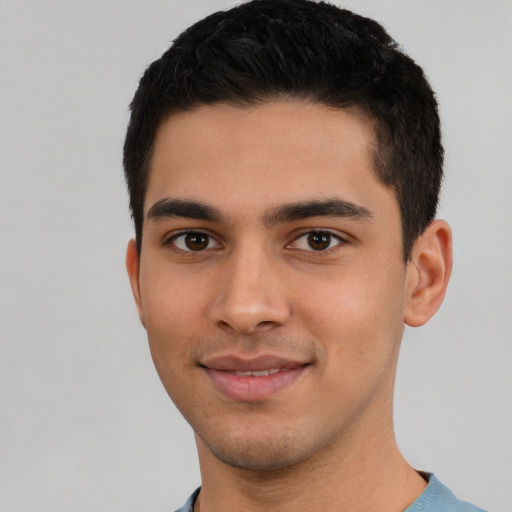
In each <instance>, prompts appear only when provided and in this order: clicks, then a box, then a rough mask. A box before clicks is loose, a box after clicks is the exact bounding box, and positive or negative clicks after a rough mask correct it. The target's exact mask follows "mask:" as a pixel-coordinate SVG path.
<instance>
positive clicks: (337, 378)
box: [124, 0, 480, 512]
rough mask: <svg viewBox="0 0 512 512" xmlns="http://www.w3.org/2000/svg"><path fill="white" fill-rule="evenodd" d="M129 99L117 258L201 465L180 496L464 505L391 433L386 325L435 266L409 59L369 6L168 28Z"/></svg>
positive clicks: (291, 8) (366, 505)
mask: <svg viewBox="0 0 512 512" xmlns="http://www.w3.org/2000/svg"><path fill="white" fill-rule="evenodd" d="M131 108H132V115H131V120H130V125H129V127H128V133H127V137H126V142H125V150H124V165H125V172H126V178H127V183H128V188H129V192H130V205H131V210H132V215H133V218H134V222H135V231H136V238H135V240H133V241H131V242H130V243H129V246H128V251H127V268H128V273H129V276H130V281H131V285H132V289H133V293H134V297H135V301H136V303H137V307H138V310H139V315H140V319H141V322H142V324H143V325H144V327H145V328H146V330H147V333H148V339H149V344H150V349H151V353H152V356H153V359H154V361H155V365H156V368H157V371H158V373H159V375H160V378H161V380H162V382H163V384H164V386H165V388H166V390H167V392H168V393H169V395H170V397H171V398H172V400H173V401H174V403H175V404H176V406H177V407H178V409H179V410H180V411H181V412H182V414H183V415H184V417H185V419H186V420H187V421H188V422H189V423H190V425H191V426H192V428H193V429H194V431H195V434H196V442H197V448H198V453H199V461H200V466H201V474H202V486H201V488H200V490H198V491H196V492H195V493H194V494H193V495H192V496H191V498H190V500H189V501H188V502H187V504H186V505H185V506H184V507H183V508H182V509H181V510H182V511H191V510H195V511H198V510H200V511H201V512H210V511H211V512H216V511H221V510H222V511H225V510H247V511H255V510H276V511H277V510H278V511H288V510H290V511H291V510H294V511H301V510H304V511H305V510H308V511H310V510H322V511H335V510H336V511H339V510H349V511H351V512H357V511H369V510H375V511H380V510H382V511H402V510H407V511H409V512H411V511H420V510H421V511H436V512H440V511H476V510H480V509H477V508H476V507H474V506H472V505H469V504H467V503H464V502H461V501H458V500H457V499H456V498H455V497H454V496H453V494H451V493H450V491H448V489H447V488H446V487H444V486H443V485H442V484H441V483H440V482H439V481H437V480H436V479H435V477H434V476H433V475H431V474H427V473H422V472H418V471H416V470H415V469H413V468H411V467H410V466H409V465H408V464H407V462H406V461H405V460H404V458H403V456H402V455H401V454H400V452H399V450H398V448H397V445H396V442H395V438H394V433H393V422H392V403H393V385H394V378H395V372H396V364H397V357H398V351H399V346H400V341H401V337H402V333H403V329H404V324H407V325H411V326H419V325H422V324H424V323H425V322H427V321H428V320H429V319H430V317H431V316H432V315H433V314H434V313H435V312H436V311H437V309H438V308H439V306H440V304H441V302H442V300H443V297H444V294H445V290H446V287H447V283H448V280H449V276H450V272H451V265H452V257H451V232H450V228H449V226H448V225H447V224H446V223H445V222H443V221H440V220H435V219H434V218H435V212H436V206H437V200H438V194H439V187H440V183H441V179H442V161H443V149H442V145H441V141H440V129H439V118H438V114H437V105H436V101H435V99H434V95H433V93H432V91H431V89H430V87H429V85H428V83H427V81H426V79H425V77H424V75H423V73H422V71H421V69H420V68H419V67H418V66H417V65H416V64H415V63H414V62H413V61H412V60H411V59H410V58H409V57H407V56H406V55H404V54H403V53H402V52H401V51H400V50H399V49H398V47H397V45H396V43H395V42H394V41H393V40H392V39H391V38H390V37H389V36H388V35H387V33H386V32H385V31H384V29H383V28H382V27H381V26H380V25H378V24H377V23H375V22H373V21H371V20H368V19H365V18H362V17H359V16H357V15H355V14H353V13H350V12H348V11H345V10H340V9H338V8H336V7H334V6H331V5H328V4H323V3H314V2H310V1H307V0H288V1H285V0H259V1H258V0H257V1H253V2H249V3H246V4H242V5H241V6H239V7H236V8H234V9H231V10H230V11H227V12H219V13H216V14H213V15H211V16H209V17H207V18H206V19H204V20H202V21H200V22H198V23H197V24H195V25H194V26H192V27H191V28H189V29H188V30H187V31H185V32H184V33H183V34H182V35H181V36H179V37H178V39H177V40H176V41H175V42H174V44H173V46H172V47H171V48H170V49H169V50H168V51H167V52H166V53H165V54H164V55H163V56H162V57H161V58H160V59H159V60H158V61H156V62H154V63H153V64H152V65H151V66H150V67H149V68H148V69H147V71H146V73H145V74H144V76H143V78H142V80H141V82H140V85H139V88H138V90H137V92H136V94H135V97H134V100H133V102H132V106H131Z"/></svg>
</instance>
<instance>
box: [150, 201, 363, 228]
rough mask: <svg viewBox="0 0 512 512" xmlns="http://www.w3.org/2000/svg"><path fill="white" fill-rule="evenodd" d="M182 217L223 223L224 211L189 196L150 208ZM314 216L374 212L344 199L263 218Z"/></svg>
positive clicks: (288, 207)
mask: <svg viewBox="0 0 512 512" xmlns="http://www.w3.org/2000/svg"><path fill="white" fill-rule="evenodd" d="M174 217H182V218H188V219H198V220H208V221H212V222H221V221H222V220H224V216H223V215H222V213H221V211H220V210H219V209H217V208H215V207H214V206H211V205H209V204H206V203H202V202H200V201H194V200H188V199H169V198H165V199H160V200H159V201H157V202H156V203H155V204H154V205H153V206H152V207H151V208H150V209H149V211H148V214H147V218H148V219H149V220H159V219H164V218H174ZM310 217H343V218H349V219H354V220H371V219H372V218H373V216H372V214H371V212H370V211H369V210H367V209H366V208H364V207H363V206H359V205H356V204H354V203H351V202H348V201H344V200H342V199H337V198H334V199H323V200H311V201H299V202H296V203H289V204H284V205H282V206H279V207H277V208H274V209H272V210H270V211H269V212H267V213H266V214H265V215H264V217H263V222H264V223H265V225H267V226H274V225H276V224H282V223H285V222H291V221H294V220H301V219H307V218H310Z"/></svg>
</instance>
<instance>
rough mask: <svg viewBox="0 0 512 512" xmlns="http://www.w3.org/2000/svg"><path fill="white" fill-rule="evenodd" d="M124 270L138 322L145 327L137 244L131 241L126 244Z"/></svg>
mask: <svg viewBox="0 0 512 512" xmlns="http://www.w3.org/2000/svg"><path fill="white" fill-rule="evenodd" d="M126 270H127V271H128V277H129V278H130V285H131V287H132V293H133V298H134V299H135V304H136V305H137V310H138V312H139V318H140V321H141V323H142V325H143V326H144V327H146V324H145V320H144V311H143V310H142V304H141V300H140V282H139V270H140V261H139V251H138V250H137V243H136V242H135V240H133V239H132V240H130V241H129V242H128V247H127V249H126Z"/></svg>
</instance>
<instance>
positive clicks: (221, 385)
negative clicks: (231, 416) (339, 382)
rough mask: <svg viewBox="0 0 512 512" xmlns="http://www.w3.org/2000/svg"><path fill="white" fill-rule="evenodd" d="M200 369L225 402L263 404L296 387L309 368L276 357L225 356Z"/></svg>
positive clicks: (306, 365)
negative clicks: (276, 395)
mask: <svg viewBox="0 0 512 512" xmlns="http://www.w3.org/2000/svg"><path fill="white" fill-rule="evenodd" d="M201 366H202V368H203V370H204V372H205V373H206V375H207V377H208V378H209V380H210V382H211V383H212V384H213V387H214V388H215V389H216V390H217V391H218V392H220V394H221V395H223V397H224V398H228V399H230V400H233V401H237V402H261V401H264V400H266V399H269V398H270V397H272V396H273V395H275V394H277V393H279V392H281V391H282V390H284V389H285V388H288V387H289V386H291V385H292V384H293V383H295V382H296V381H297V380H298V379H299V378H300V377H301V376H302V375H303V374H304V373H305V372H306V371H307V369H308V368H309V366H310V365H309V363H303V362H298V361H292V360H289V359H286V358H282V357H275V356H261V357H258V358H255V359H241V358H238V357H234V356H226V357H217V358H212V359H209V360H206V361H205V362H204V363H203V364H201Z"/></svg>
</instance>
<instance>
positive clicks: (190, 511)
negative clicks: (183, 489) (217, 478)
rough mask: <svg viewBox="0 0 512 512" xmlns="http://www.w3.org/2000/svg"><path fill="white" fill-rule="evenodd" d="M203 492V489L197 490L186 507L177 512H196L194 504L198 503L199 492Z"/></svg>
mask: <svg viewBox="0 0 512 512" xmlns="http://www.w3.org/2000/svg"><path fill="white" fill-rule="evenodd" d="M200 490H201V487H199V488H197V489H196V490H195V491H194V492H193V493H192V494H191V496H190V498H189V499H188V500H187V502H186V503H185V505H183V507H181V508H179V509H178V510H176V512H194V504H195V502H196V499H197V497H198V496H199V491H200Z"/></svg>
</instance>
